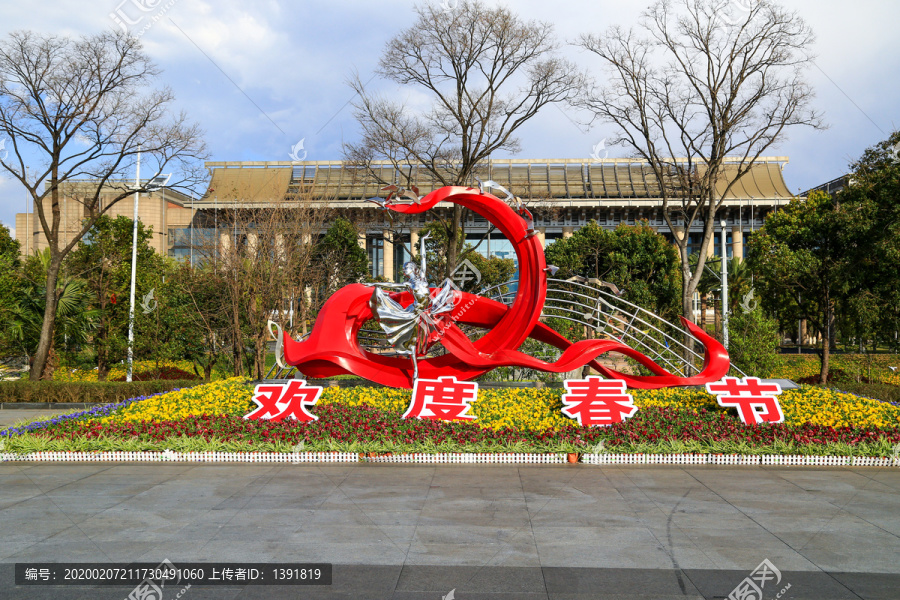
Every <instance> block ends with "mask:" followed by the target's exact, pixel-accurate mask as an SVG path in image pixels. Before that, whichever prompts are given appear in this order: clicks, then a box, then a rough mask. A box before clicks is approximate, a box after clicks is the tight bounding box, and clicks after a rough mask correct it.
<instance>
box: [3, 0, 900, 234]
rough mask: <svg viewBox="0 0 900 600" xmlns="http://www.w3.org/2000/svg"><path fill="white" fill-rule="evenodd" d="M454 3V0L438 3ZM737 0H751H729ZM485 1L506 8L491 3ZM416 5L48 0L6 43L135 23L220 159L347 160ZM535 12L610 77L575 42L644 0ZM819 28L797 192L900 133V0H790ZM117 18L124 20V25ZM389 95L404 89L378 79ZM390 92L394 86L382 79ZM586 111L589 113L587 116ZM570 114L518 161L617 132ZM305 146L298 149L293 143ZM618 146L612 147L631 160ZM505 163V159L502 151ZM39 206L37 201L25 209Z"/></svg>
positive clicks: (539, 119) (20, 17)
mask: <svg viewBox="0 0 900 600" xmlns="http://www.w3.org/2000/svg"><path fill="white" fill-rule="evenodd" d="M429 1H431V2H434V3H435V4H436V5H442V3H443V6H444V7H446V8H447V9H448V10H452V8H453V7H454V6H455V5H456V4H457V2H458V0H429ZM731 1H732V2H734V3H736V4H737V3H740V2H747V1H748V0H731ZM486 3H487V4H489V5H494V4H498V2H496V0H487V2H486ZM414 4H415V2H414V1H413V0H380V1H379V2H371V1H368V0H367V1H362V0H332V1H329V2H318V1H310V0H301V1H294V2H279V1H276V0H268V1H265V0H263V1H258V2H246V1H236V0H217V1H216V2H207V1H202V0H109V1H107V0H94V1H92V2H83V1H80V0H42V2H41V3H40V5H39V6H40V9H39V10H38V9H36V8H35V6H36V5H35V4H34V3H29V2H11V1H9V0H7V1H6V2H4V3H3V8H2V9H0V12H2V17H3V18H2V19H0V38H6V37H7V36H8V35H9V33H10V32H12V31H15V30H22V29H30V30H34V31H38V32H41V33H48V34H58V35H70V36H79V35H84V34H92V33H96V32H98V31H101V30H103V29H109V28H117V27H129V29H130V31H132V32H133V33H135V34H136V35H140V37H141V41H142V42H143V43H144V48H145V51H146V52H147V54H149V56H150V57H151V58H152V59H153V60H154V61H155V62H156V64H157V65H158V66H159V67H160V68H161V69H162V71H163V73H162V75H161V77H160V79H159V81H158V82H157V85H159V86H162V85H165V86H168V87H170V88H171V89H172V91H173V92H174V94H175V97H176V98H177V100H176V104H175V106H174V108H175V109H176V110H182V109H183V110H185V111H187V113H188V114H189V116H190V117H191V118H192V119H193V120H195V121H197V122H198V123H199V124H200V125H201V127H202V128H203V129H204V130H205V132H206V141H207V144H208V147H209V154H210V156H209V159H210V160H213V161H226V160H230V161H250V160H259V161H261V160H288V159H289V156H290V153H291V152H292V150H293V149H296V150H297V155H298V156H299V157H301V158H302V157H303V154H304V152H305V156H306V160H340V159H341V158H342V150H341V148H342V143H343V142H346V141H355V140H356V139H357V136H358V126H357V124H356V121H355V119H354V115H353V107H352V105H351V102H352V100H353V97H354V93H353V91H352V90H351V89H350V87H349V86H348V85H347V82H348V80H349V79H350V78H352V77H353V76H354V75H355V74H358V75H359V77H360V78H361V79H362V80H363V81H367V82H369V81H370V78H372V77H373V75H374V72H375V69H376V67H377V63H378V58H379V55H380V53H381V51H382V49H383V48H384V45H385V43H386V42H387V41H388V40H389V39H390V38H391V37H393V36H394V35H395V34H397V33H398V32H399V31H401V30H402V29H405V28H407V27H409V26H410V25H412V23H413V22H414V18H415V16H414V13H413V11H412V7H413V5H414ZM503 4H504V5H505V6H507V7H508V8H510V9H512V10H513V11H515V12H517V13H518V14H519V15H521V16H522V17H524V18H526V19H535V20H540V21H548V22H551V23H553V24H554V27H555V31H556V33H557V35H558V37H559V39H560V40H561V42H562V43H563V44H564V46H563V52H564V54H565V55H566V56H567V57H568V58H570V59H571V60H573V61H575V62H576V63H577V64H579V65H580V66H581V67H582V68H584V69H586V70H589V71H591V72H592V73H593V74H595V75H601V73H600V71H599V68H598V67H599V64H598V63H597V62H596V61H592V60H591V56H590V55H588V54H587V53H586V52H585V51H584V50H581V49H580V48H578V47H576V46H574V45H569V44H568V43H569V42H572V41H574V40H575V39H576V38H577V37H578V36H579V35H581V34H583V33H601V32H602V31H603V30H605V29H606V28H607V27H609V26H612V25H621V26H623V27H631V26H634V25H635V24H636V23H637V19H638V17H639V16H640V13H641V12H642V11H643V10H644V9H645V8H646V7H647V5H648V4H649V0H615V1H613V0H566V1H565V2H547V1H543V2H539V1H537V0H506V1H505V2H503ZM781 4H782V5H783V6H784V7H786V8H788V9H791V10H794V11H797V13H798V14H799V15H800V16H801V17H802V18H803V19H805V20H806V22H807V23H808V24H809V25H810V26H811V27H812V29H813V31H814V32H815V34H816V38H817V39H816V43H815V45H814V47H813V50H812V51H813V53H814V54H815V56H816V58H815V66H814V67H812V68H811V69H810V70H809V72H808V74H807V80H808V81H809V82H810V84H811V85H812V86H813V89H814V90H815V93H816V98H815V99H814V101H813V106H814V108H816V109H817V110H819V111H821V112H822V113H824V119H825V122H826V123H827V125H828V126H829V127H828V129H827V130H824V131H816V130H811V129H795V130H793V131H790V132H789V133H788V136H787V138H786V139H785V140H784V141H783V142H782V143H781V144H780V145H779V146H778V147H777V148H775V149H773V150H772V151H770V152H768V154H769V155H775V156H787V157H789V159H790V162H789V164H788V165H787V166H786V167H785V169H784V178H785V181H786V182H787V184H788V188H789V189H791V191H794V192H800V191H803V190H806V189H808V188H810V187H813V186H815V185H818V184H820V183H824V182H826V181H830V180H831V179H834V178H836V177H839V176H841V175H842V174H844V173H846V172H847V170H848V166H849V164H850V163H851V162H852V161H854V160H855V159H857V158H858V157H859V156H860V155H861V154H862V153H863V151H864V150H865V149H866V148H868V147H870V146H872V145H874V144H876V143H878V142H880V141H882V140H884V139H886V138H887V137H888V135H889V134H890V133H891V132H892V131H894V130H896V129H898V128H900V35H898V26H897V24H898V23H900V2H897V1H896V0H857V1H856V2H853V3H849V2H846V1H844V0H841V1H838V0H781ZM117 21H118V22H117ZM370 85H372V86H378V89H380V90H382V91H383V92H385V93H398V94H405V96H404V99H405V100H408V101H410V102H413V103H415V102H416V101H417V100H421V99H420V98H416V97H415V96H412V95H410V92H408V91H405V90H402V89H393V88H391V87H390V85H391V84H384V83H381V82H379V80H378V79H375V80H372V81H371V82H370ZM386 85H387V86H388V87H385V86H386ZM580 118H581V119H583V118H584V116H583V115H581V116H580ZM579 120H580V119H579V115H577V114H575V113H574V112H573V111H572V109H568V108H565V107H557V106H548V107H545V108H544V110H543V111H542V112H541V113H539V114H538V115H537V116H536V117H535V118H534V119H533V120H532V121H530V122H529V123H527V124H526V125H525V126H524V127H523V128H522V129H521V130H520V133H519V138H520V140H521V151H520V152H518V153H516V155H515V156H514V158H589V157H590V156H591V153H592V151H593V148H594V147H595V146H596V145H597V144H598V143H599V142H600V141H601V140H604V139H605V138H607V137H611V136H612V135H613V134H614V133H615V132H614V130H613V129H611V128H610V126H609V125H604V124H600V123H598V124H595V125H593V126H591V127H587V126H585V125H583V124H579ZM301 141H302V142H303V143H302V150H300V148H299V147H298V146H297V144H298V142H301ZM625 155H626V153H625V151H624V150H622V149H618V148H609V156H610V157H611V158H612V157H616V156H625ZM498 158H499V157H498ZM26 205H27V203H26V194H25V190H24V188H22V187H21V185H19V184H18V183H17V182H14V181H11V180H10V179H9V178H8V177H4V176H3V175H2V174H0V223H3V224H4V225H6V226H7V227H9V228H10V229H13V228H14V226H15V214H16V213H18V212H24V211H25V210H26ZM29 210H30V208H29Z"/></svg>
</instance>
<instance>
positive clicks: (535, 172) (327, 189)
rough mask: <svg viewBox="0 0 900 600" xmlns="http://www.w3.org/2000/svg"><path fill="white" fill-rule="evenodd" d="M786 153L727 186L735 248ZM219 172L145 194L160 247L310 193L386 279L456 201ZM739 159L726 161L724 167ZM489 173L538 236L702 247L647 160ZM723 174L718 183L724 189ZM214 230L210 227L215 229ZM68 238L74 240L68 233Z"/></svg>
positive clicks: (292, 177)
mask: <svg viewBox="0 0 900 600" xmlns="http://www.w3.org/2000/svg"><path fill="white" fill-rule="evenodd" d="M787 162H788V159H787V158H786V157H772V158H762V159H760V160H759V162H758V163H757V164H756V165H755V166H754V167H753V169H751V171H750V172H749V173H747V174H746V175H745V176H744V177H742V178H741V179H740V180H739V181H738V182H737V183H736V184H735V185H734V186H733V187H732V189H731V191H730V192H729V193H728V195H727V197H726V199H725V203H724V208H723V210H721V211H720V213H719V216H718V217H717V218H720V219H725V221H726V228H725V237H726V240H725V241H726V247H727V248H726V251H727V253H728V256H738V257H743V256H744V248H745V242H746V240H747V237H748V236H750V235H752V234H753V232H754V231H756V230H757V229H759V228H760V227H762V224H763V221H764V220H765V217H766V215H767V214H769V213H770V212H771V211H773V210H777V209H778V207H780V206H783V205H784V204H786V203H787V202H789V201H790V199H791V198H792V197H793V196H792V194H791V193H790V192H789V191H788V188H787V186H786V185H785V183H784V179H783V177H782V169H783V168H784V166H785V165H786V164H787ZM206 167H207V168H208V169H209V170H210V173H211V178H210V182H209V185H208V189H207V191H206V193H205V194H204V195H203V196H202V198H199V199H191V198H189V197H187V196H184V195H183V194H178V193H176V192H173V191H171V190H160V191H157V192H153V193H152V194H141V199H140V205H139V207H140V218H141V221H142V222H143V223H144V224H145V225H149V226H151V227H152V228H153V231H154V239H153V242H152V244H151V245H152V246H153V248H154V249H155V250H156V251H157V252H160V253H162V254H167V255H169V256H173V257H176V258H188V257H189V256H191V255H192V248H193V247H196V244H197V242H196V240H198V239H203V240H210V239H215V238H216V234H215V232H216V231H217V230H218V234H217V236H218V238H219V239H220V240H222V243H227V238H228V236H232V235H235V234H236V233H237V232H233V231H231V230H230V229H226V228H223V227H222V224H223V223H226V222H228V221H229V220H228V219H227V218H221V219H220V218H219V217H220V216H222V217H225V216H226V213H227V211H232V210H236V209H240V208H250V207H256V208H264V207H266V206H274V205H276V204H280V203H283V202H286V201H290V200H291V199H293V198H297V197H303V198H308V199H311V201H312V202H322V203H323V204H327V205H328V206H329V207H330V208H333V209H336V210H337V212H338V214H339V215H340V216H343V217H344V218H346V219H348V220H350V221H352V222H354V223H356V224H357V226H358V227H359V230H360V234H359V244H360V246H361V247H363V248H365V249H366V251H367V253H368V255H369V261H370V269H371V271H370V272H371V274H372V275H373V276H381V277H385V278H387V279H395V278H396V277H399V275H400V272H401V267H402V264H403V262H405V261H406V260H409V257H410V250H411V248H412V247H413V246H415V245H417V243H418V233H419V230H420V229H421V227H423V226H424V225H425V224H426V223H427V222H428V221H430V220H431V219H433V218H434V217H435V216H443V217H446V216H447V215H448V214H449V212H448V211H449V210H450V206H449V205H439V206H438V207H437V208H436V209H434V210H433V211H430V213H431V214H428V213H426V214H421V215H411V216H408V217H407V216H401V217H397V218H395V219H393V220H392V219H391V218H390V217H389V216H388V215H387V214H386V213H385V211H382V210H379V209H378V207H377V206H376V205H375V204H374V203H371V202H366V199H369V198H373V197H379V196H380V197H382V198H383V197H384V196H385V195H386V194H385V193H384V192H381V187H382V184H378V183H375V182H374V181H371V180H367V179H366V178H364V177H363V176H362V170H361V169H359V168H356V167H351V166H348V165H346V164H344V163H343V162H341V161H306V162H289V161H272V162H208V163H206ZM380 169H381V175H380V177H381V179H383V180H385V181H394V182H397V183H398V184H399V183H402V182H401V180H400V179H399V177H398V176H397V174H396V173H395V172H394V170H393V167H392V166H391V165H390V164H384V165H381V166H380ZM733 170H734V167H729V166H726V174H727V173H728V172H733ZM483 179H485V180H487V179H493V180H494V181H496V182H498V183H499V184H500V185H503V186H504V187H506V188H507V189H509V190H510V191H511V192H512V193H513V194H515V195H517V196H519V197H521V198H522V199H523V200H524V201H525V203H526V204H527V206H528V207H529V208H530V209H531V210H532V212H533V214H534V217H535V228H536V229H537V231H538V236H539V238H540V239H541V240H542V242H543V243H544V245H545V246H546V245H547V244H550V243H552V242H553V241H555V240H557V239H559V238H562V237H568V236H570V235H572V233H573V232H574V231H576V230H577V229H579V228H580V227H583V226H584V225H586V224H587V223H588V222H589V221H590V220H594V221H596V222H597V223H598V224H599V225H600V226H601V227H605V228H614V227H617V226H618V225H620V224H623V223H625V224H629V225H633V224H635V223H637V222H639V221H641V220H646V221H647V222H648V224H649V225H650V227H652V228H654V229H655V230H656V231H658V232H659V233H660V234H662V235H664V236H666V237H667V238H669V239H670V240H673V239H674V238H675V237H676V236H677V237H679V238H681V237H682V236H685V235H687V236H688V238H689V244H690V245H689V248H690V251H692V252H699V251H700V250H701V247H700V245H701V240H702V237H703V232H702V229H703V223H702V221H700V222H697V223H695V224H694V227H693V228H692V229H691V230H690V231H684V228H683V227H679V226H678V224H676V225H675V227H674V231H673V230H670V229H669V227H668V226H667V225H666V223H665V220H664V219H663V215H662V211H661V201H660V191H659V188H658V186H657V184H656V182H655V179H654V177H653V176H652V173H651V172H650V169H649V166H648V165H647V164H646V163H644V162H641V161H637V160H632V159H612V158H610V159H602V160H585V159H537V160H492V161H490V162H489V164H488V165H487V167H486V168H485V172H484V177H483ZM413 180H414V183H415V185H416V186H417V187H418V188H419V193H420V194H427V193H428V192H430V191H432V190H433V189H435V188H436V187H439V185H440V184H438V183H437V182H436V181H434V179H433V178H432V177H431V175H430V174H428V173H427V172H426V171H425V170H424V169H421V168H420V169H418V170H417V171H415V174H414V176H413ZM67 185H68V186H70V187H68V188H67V187H65V186H64V187H63V191H64V194H63V200H62V204H63V207H62V208H63V215H64V216H63V231H64V237H65V236H66V235H72V234H73V233H74V230H75V227H76V226H77V225H78V223H79V222H80V221H81V219H82V218H84V211H83V207H82V206H81V205H80V204H79V203H78V202H77V201H75V200H73V199H72V197H73V196H74V195H75V194H76V193H77V185H78V183H77V182H73V183H71V184H67ZM725 185H726V182H725V181H723V182H722V184H721V186H722V187H720V189H724V186H725ZM109 214H110V215H111V216H117V215H125V216H127V217H129V218H130V217H131V216H132V214H133V204H132V200H131V199H126V200H122V201H121V202H119V203H118V204H117V205H116V206H115V207H114V208H113V209H112V210H111V211H110V213H109ZM465 225H466V236H467V238H468V240H469V241H471V242H473V243H476V242H477V241H479V240H482V238H484V241H483V242H482V243H481V245H480V246H479V248H478V251H479V252H481V253H482V254H484V255H486V256H499V257H503V258H511V259H513V260H515V258H516V257H515V253H514V252H513V248H512V245H511V244H510V243H509V242H508V241H507V240H506V239H505V238H504V237H503V235H502V234H501V233H499V232H493V233H491V234H490V235H489V236H487V237H485V235H486V234H487V232H488V229H489V224H488V223H487V222H486V221H485V220H484V219H483V218H482V217H481V216H479V215H476V214H474V213H471V212H470V213H469V214H468V216H467V220H466V223H465ZM211 234H212V235H211ZM721 234H722V232H721V227H720V226H719V225H718V224H716V233H715V238H714V239H713V240H712V242H711V244H710V245H709V246H707V248H706V252H707V253H708V254H709V255H718V254H719V253H720V251H721V242H720V240H721ZM16 237H17V239H19V241H20V242H22V250H23V252H25V251H27V252H29V253H30V252H31V250H32V249H34V248H36V249H41V248H43V247H46V240H45V239H44V237H43V233H42V232H41V230H40V227H39V225H36V223H35V219H34V216H33V212H32V213H29V214H19V215H16ZM68 239H71V237H69V238H68Z"/></svg>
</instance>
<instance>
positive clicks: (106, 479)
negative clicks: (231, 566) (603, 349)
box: [0, 463, 900, 600]
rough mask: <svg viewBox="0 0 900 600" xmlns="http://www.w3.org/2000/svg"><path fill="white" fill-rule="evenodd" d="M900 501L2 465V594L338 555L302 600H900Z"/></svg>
mask: <svg viewBox="0 0 900 600" xmlns="http://www.w3.org/2000/svg"><path fill="white" fill-rule="evenodd" d="M898 490H900V470H897V469H893V470H891V469H798V468H769V467H766V468H762V467H753V468H720V467H686V468H678V467H649V466H646V467H640V466H636V467H609V468H605V467H604V468H601V467H590V466H585V465H573V466H571V468H570V467H569V466H566V467H549V466H492V467H475V466H415V465H408V466H407V465H371V464H361V465H345V466H342V465H338V466H328V465H322V466H319V465H271V466H270V465H221V464H209V465H197V464H168V465H166V464H161V465H155V464H27V463H5V464H0V523H2V525H3V538H2V539H0V598H7V597H9V598H65V599H68V598H107V597H109V598H112V597H116V598H121V597H124V596H125V595H127V594H121V591H122V590H121V589H120V590H119V591H118V592H117V593H116V594H115V595H109V593H108V590H100V591H92V590H90V589H80V588H79V589H68V590H62V591H60V589H59V588H54V589H53V591H54V593H50V592H49V591H48V590H47V589H38V588H31V589H29V590H23V589H15V588H14V587H10V580H9V579H8V578H6V579H4V578H3V577H2V574H3V573H4V572H6V571H5V569H7V568H8V567H10V566H11V564H12V563H14V562H17V561H19V562H23V561H45V560H55V561H108V560H117V561H121V560H143V561H148V562H153V561H160V560H162V559H164V558H169V559H170V560H172V561H173V562H176V561H182V562H184V561H217V560H218V561H222V560H230V561H240V562H249V561H279V562H285V561H296V562H301V561H312V562H332V563H334V564H335V569H336V570H335V573H336V574H337V573H343V576H342V577H341V581H340V582H338V581H336V582H335V585H333V586H331V587H330V588H329V589H317V590H311V589H304V590H302V591H303V593H302V594H301V595H299V596H298V597H301V598H367V597H371V598H419V597H422V598H430V599H431V600H436V598H439V597H441V596H442V595H445V594H446V593H447V592H449V591H450V589H454V588H455V589H457V592H458V594H457V597H459V598H460V600H466V599H469V598H517V599H519V598H523V599H527V598H532V597H536V598H537V597H540V598H548V599H549V598H554V599H560V600H562V599H567V598H570V599H576V598H578V599H580V598H620V599H624V598H642V599H650V598H653V599H655V600H661V599H666V598H675V597H677V598H682V599H683V598H700V597H704V596H705V597H707V598H712V597H714V596H716V595H724V596H727V595H728V593H729V592H730V591H731V589H733V588H734V586H735V585H737V583H738V582H740V581H741V580H742V579H743V578H744V577H746V576H747V575H748V574H749V573H750V572H751V571H752V570H753V569H754V568H755V567H756V565H758V564H759V563H760V562H761V561H762V559H764V558H768V559H769V560H770V561H772V562H773V563H774V564H775V565H776V566H777V567H778V568H779V569H781V570H782V572H783V573H784V581H785V582H790V583H791V584H792V588H791V590H790V592H791V595H792V596H793V597H795V598H822V599H824V600H827V599H832V598H833V599H839V598H844V597H854V598H875V599H881V598H896V593H894V591H895V590H896V589H898V585H900V560H898V559H897V557H898V556H900V537H898V531H900V510H898V509H900V494H897V493H896V492H897V491H898ZM176 564H177V562H176ZM789 576H790V578H789ZM466 586H468V587H466ZM541 586H543V587H541ZM692 586H693V587H692ZM729 586H730V587H729ZM463 590H466V592H465V595H462V594H461V593H460V592H462V591H463ZM292 591H293V592H296V591H297V590H296V589H295V588H290V589H289V590H287V589H286V592H285V593H291V592H292ZM26 592H27V593H26ZM56 592H59V593H56ZM94 592H96V593H94ZM272 592H274V590H273V589H272V588H268V589H267V588H264V587H247V588H242V589H237V588H236V589H227V590H226V589H223V588H199V587H198V588H196V589H192V591H191V596H190V598H207V597H209V598H214V597H215V598H263V597H267V598H268V597H278V596H272V595H271V594H272ZM892 594H893V595H892ZM817 595H818V596H817ZM291 597H297V596H291Z"/></svg>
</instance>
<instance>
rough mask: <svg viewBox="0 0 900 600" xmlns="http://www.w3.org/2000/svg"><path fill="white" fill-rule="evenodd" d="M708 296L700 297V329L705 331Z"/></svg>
mask: <svg viewBox="0 0 900 600" xmlns="http://www.w3.org/2000/svg"><path fill="white" fill-rule="evenodd" d="M708 298H709V295H708V294H703V295H702V296H700V327H701V328H703V330H704V331H706V310H707V309H708V308H709V305H708Z"/></svg>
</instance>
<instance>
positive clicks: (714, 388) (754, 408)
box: [706, 377, 784, 425]
mask: <svg viewBox="0 0 900 600" xmlns="http://www.w3.org/2000/svg"><path fill="white" fill-rule="evenodd" d="M706 391H708V392H709V393H710V394H715V395H716V398H717V399H718V401H719V406H725V407H729V408H730V407H735V408H737V409H738V416H740V418H741V421H742V422H743V423H744V424H746V425H750V424H754V425H756V424H759V423H762V422H766V423H782V422H783V421H784V413H782V412H781V405H780V404H778V397H777V396H778V394H780V393H781V386H780V385H778V384H777V383H775V382H770V383H763V382H762V381H761V380H760V379H759V378H758V377H745V378H744V379H738V378H736V377H725V378H724V379H723V380H722V381H717V382H715V383H707V384H706Z"/></svg>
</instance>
